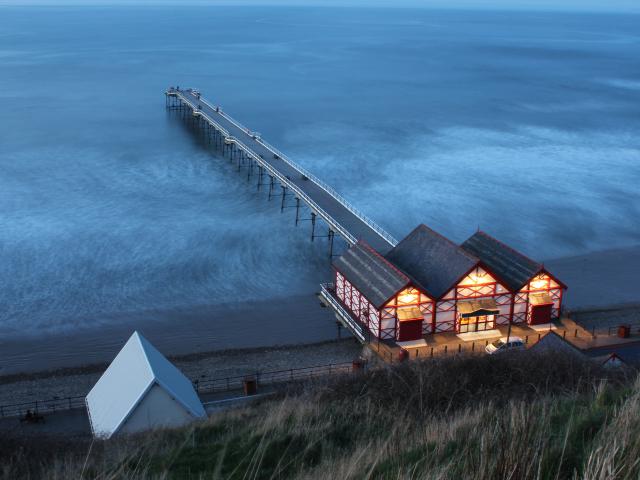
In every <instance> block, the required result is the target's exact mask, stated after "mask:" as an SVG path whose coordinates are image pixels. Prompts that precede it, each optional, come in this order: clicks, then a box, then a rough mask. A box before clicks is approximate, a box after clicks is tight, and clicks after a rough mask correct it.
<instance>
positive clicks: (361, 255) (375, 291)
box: [333, 241, 410, 308]
mask: <svg viewBox="0 0 640 480" xmlns="http://www.w3.org/2000/svg"><path fill="white" fill-rule="evenodd" d="M333 266H334V267H335V268H336V269H337V270H338V271H339V272H340V273H342V275H344V277H345V278H346V279H347V280H349V282H351V284H352V285H353V286H355V287H356V288H357V289H358V290H359V291H360V293H362V294H363V295H364V296H365V297H366V298H367V300H369V302H371V303H372V304H373V305H374V306H375V307H376V308H380V307H381V306H382V305H384V304H385V303H386V302H387V300H389V299H390V298H391V297H393V296H394V295H395V294H396V293H398V292H399V291H400V290H401V289H402V288H404V287H405V286H407V285H408V284H409V283H410V280H409V278H408V277H407V276H406V275H404V274H403V273H402V272H401V271H399V270H398V269H397V268H395V267H394V266H393V265H391V264H390V263H389V262H388V261H386V260H385V259H384V257H383V256H382V255H380V254H379V253H377V252H376V251H375V250H374V249H373V248H372V247H370V246H369V245H367V244H366V243H365V242H363V241H359V242H358V243H356V244H355V245H353V246H352V247H351V248H349V250H347V251H346V252H345V253H344V254H342V255H341V256H340V257H338V258H337V259H336V260H334V262H333Z"/></svg>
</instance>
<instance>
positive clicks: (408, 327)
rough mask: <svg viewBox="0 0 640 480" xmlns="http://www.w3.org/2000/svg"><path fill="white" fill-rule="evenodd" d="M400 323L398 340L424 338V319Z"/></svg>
mask: <svg viewBox="0 0 640 480" xmlns="http://www.w3.org/2000/svg"><path fill="white" fill-rule="evenodd" d="M398 323H399V331H398V341H399V342H408V341H411V340H420V339H421V338H422V320H404V321H402V322H398Z"/></svg>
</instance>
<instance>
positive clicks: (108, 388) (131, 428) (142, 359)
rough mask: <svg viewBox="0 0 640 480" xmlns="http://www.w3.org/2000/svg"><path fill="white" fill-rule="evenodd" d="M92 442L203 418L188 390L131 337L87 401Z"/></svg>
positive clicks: (142, 343) (175, 371) (150, 350)
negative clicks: (96, 438)
mask: <svg viewBox="0 0 640 480" xmlns="http://www.w3.org/2000/svg"><path fill="white" fill-rule="evenodd" d="M86 404H87V411H88V413H89V421H90V423H91V430H92V431H93V434H94V436H96V437H99V438H109V437H111V436H112V435H114V434H116V433H134V432H140V431H143V430H149V429H153V428H160V427H177V426H180V425H184V424H185V423H188V422H190V421H193V420H195V419H199V418H205V417H206V412H205V410H204V407H203V406H202V403H201V402H200V399H199V398H198V394H197V393H196V392H195V390H194V388H193V385H192V384H191V382H190V381H189V379H188V378H187V377H185V376H184V374H183V373H182V372H181V371H180V370H178V369H177V368H176V367H175V366H174V365H173V364H172V363H171V362H169V360H167V359H166V358H165V357H164V356H163V355H162V354H161V353H160V352H159V351H158V350H156V348H155V347H154V346H153V345H151V343H149V341H148V340H147V339H146V338H144V337H143V336H142V335H140V334H139V333H138V332H134V333H133V335H131V338H129V340H128V341H127V343H126V344H125V346H124V347H122V350H120V352H119V353H118V355H117V356H116V358H115V359H114V360H113V362H111V365H109V368H107V370H106V371H105V372H104V374H103V375H102V377H100V379H99V380H98V382H97V383H96V384H95V385H94V387H93V388H92V389H91V391H90V392H89V394H88V395H87V397H86Z"/></svg>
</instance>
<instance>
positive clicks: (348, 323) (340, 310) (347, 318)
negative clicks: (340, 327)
mask: <svg viewBox="0 0 640 480" xmlns="http://www.w3.org/2000/svg"><path fill="white" fill-rule="evenodd" d="M332 287H333V284H332V283H323V284H321V285H320V288H321V290H320V296H321V297H322V298H323V299H324V300H325V301H326V302H328V303H329V304H330V305H331V306H332V307H333V309H334V311H335V312H336V314H337V315H338V316H339V317H340V318H341V319H342V323H343V324H344V325H345V327H347V328H348V329H349V331H350V332H351V333H353V335H355V337H356V338H357V339H358V340H360V341H361V342H363V343H364V342H365V341H366V337H365V332H364V330H363V329H362V327H361V326H360V325H359V324H358V323H357V322H355V321H354V319H353V317H352V316H351V315H350V314H349V312H347V310H345V308H344V307H343V306H342V304H341V303H340V302H338V300H336V298H335V297H334V296H333V294H332V293H331V292H330V290H329V289H330V288H332Z"/></svg>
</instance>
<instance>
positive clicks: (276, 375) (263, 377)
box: [194, 362, 353, 393]
mask: <svg viewBox="0 0 640 480" xmlns="http://www.w3.org/2000/svg"><path fill="white" fill-rule="evenodd" d="M352 368H353V365H352V362H345V363H331V364H328V365H315V366H312V367H302V368H290V369H288V370H276V371H272V372H255V373H253V374H249V375H237V376H234V377H224V378H213V379H204V380H196V381H195V382H194V386H195V388H196V390H197V391H198V393H213V392H224V391H228V390H235V389H239V388H242V386H243V383H244V381H245V380H246V379H248V378H252V379H255V380H256V382H257V384H258V386H260V385H272V384H275V383H286V382H294V381H300V380H309V379H312V378H317V377H323V376H326V375H334V374H340V373H349V372H351V370H352Z"/></svg>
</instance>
